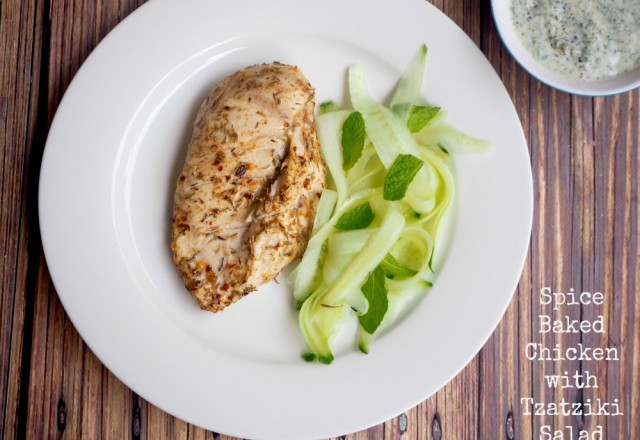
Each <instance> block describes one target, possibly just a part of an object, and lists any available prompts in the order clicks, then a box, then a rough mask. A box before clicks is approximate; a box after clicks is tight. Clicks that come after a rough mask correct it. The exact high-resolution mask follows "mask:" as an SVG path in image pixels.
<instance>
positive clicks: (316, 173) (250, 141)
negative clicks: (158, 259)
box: [171, 63, 326, 312]
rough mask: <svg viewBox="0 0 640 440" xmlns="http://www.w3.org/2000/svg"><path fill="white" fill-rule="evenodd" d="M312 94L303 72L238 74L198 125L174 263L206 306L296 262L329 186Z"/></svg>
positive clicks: (229, 299) (185, 175)
mask: <svg viewBox="0 0 640 440" xmlns="http://www.w3.org/2000/svg"><path fill="white" fill-rule="evenodd" d="M314 107H315V102H314V90H313V88H312V87H311V85H310V84H309V82H308V80H307V79H306V78H305V76H304V75H303V74H302V72H301V71H300V69H298V68H297V67H293V66H288V65H285V64H280V63H274V64H262V65H255V66H251V67H248V68H246V69H243V70H240V71H238V72H236V73H234V74H233V75H231V76H229V77H227V78H226V79H224V80H223V81H222V82H220V83H219V84H218V85H217V86H216V87H215V88H214V89H213V90H212V91H211V93H210V94H209V95H208V96H207V97H206V99H205V100H204V102H203V103H202V106H201V107H200V109H199V112H198V114H197V117H196V120H195V122H194V128H193V134H192V137H191V141H190V142H189V145H188V147H187V152H186V160H185V164H184V168H183V170H182V172H181V173H180V176H179V178H178V182H177V187H176V193H175V202H174V210H173V218H172V222H173V225H172V226H173V238H172V242H171V249H172V252H173V259H174V262H175V264H176V267H177V268H178V271H179V272H180V275H181V277H182V279H183V281H184V284H185V286H186V287H187V289H188V290H189V291H190V292H191V294H192V295H193V296H194V298H195V299H197V300H198V302H199V304H200V307H201V308H202V309H206V310H210V311H212V312H217V311H220V310H222V309H224V308H225V307H226V306H228V305H229V304H231V303H233V302H235V301H236V300H238V299H239V298H241V297H243V296H245V295H247V294H248V293H249V292H252V291H254V290H256V289H257V288H258V287H259V286H260V285H262V284H264V283H266V282H268V281H270V280H272V279H273V278H275V277H276V275H277V274H278V273H279V272H280V271H281V270H282V269H283V268H284V267H285V266H286V265H287V264H288V263H290V262H291V261H292V260H294V259H296V258H298V257H299V256H300V254H301V253H302V251H303V250H304V247H305V245H306V242H307V240H308V239H309V235H310V233H311V228H312V226H313V219H314V217H315V211H316V207H317V203H318V200H319V198H320V194H321V192H322V189H323V188H324V182H325V174H326V171H325V166H324V163H323V161H322V158H321V155H320V150H319V143H318V140H317V137H316V129H315V122H314V110H315V108H314Z"/></svg>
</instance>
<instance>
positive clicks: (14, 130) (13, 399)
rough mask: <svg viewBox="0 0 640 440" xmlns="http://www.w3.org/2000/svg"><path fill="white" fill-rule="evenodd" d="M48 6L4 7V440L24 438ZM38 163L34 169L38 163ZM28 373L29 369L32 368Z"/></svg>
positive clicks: (0, 116)
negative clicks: (22, 418)
mask: <svg viewBox="0 0 640 440" xmlns="http://www.w3.org/2000/svg"><path fill="white" fill-rule="evenodd" d="M41 16H42V2H40V1H29V2H17V1H10V2H0V51H2V54H3V57H2V61H1V67H0V71H1V72H2V80H0V81H2V86H1V90H2V95H1V98H0V99H1V101H0V150H1V152H2V162H1V163H0V206H2V210H1V211H0V249H2V252H3V258H2V263H0V264H1V266H0V408H1V409H2V416H1V417H0V436H2V437H3V438H10V437H14V436H19V433H20V432H21V431H23V430H24V427H21V426H20V420H19V417H18V413H19V409H20V406H21V405H24V402H23V401H21V399H20V397H21V393H22V391H23V390H22V388H21V387H22V382H23V377H24V375H28V372H26V371H24V370H23V367H24V364H25V362H24V356H25V355H24V348H23V346H24V339H25V334H26V335H28V334H30V331H31V329H30V320H29V317H28V316H27V308H28V307H29V305H30V301H29V299H28V298H27V293H26V292H27V290H28V288H29V289H32V288H33V282H32V281H31V280H32V278H34V273H33V272H34V269H35V265H34V264H32V263H33V262H34V258H35V260H37V258H38V256H37V254H36V255H35V257H33V256H32V255H33V252H32V253H31V254H30V252H29V251H30V250H34V249H37V248H38V243H37V241H38V240H37V231H38V226H37V221H36V222H34V221H33V220H34V218H35V217H34V213H35V212H36V207H35V203H36V198H35V195H36V188H35V185H33V184H26V183H25V182H27V181H28V179H31V181H33V182H35V181H34V180H33V177H34V175H37V172H38V168H39V166H38V163H39V159H38V157H39V154H41V150H39V149H38V147H37V146H36V147H34V145H33V144H34V143H35V142H36V141H37V140H38V139H39V138H38V136H36V134H35V130H36V120H37V109H38V106H37V103H38V97H39V95H38V87H37V85H38V82H39V77H40V51H41V45H42V38H41V35H40V33H39V32H38V29H40V27H41V23H42V19H41ZM33 157H34V158H35V163H34V160H33ZM27 366H28V365H27Z"/></svg>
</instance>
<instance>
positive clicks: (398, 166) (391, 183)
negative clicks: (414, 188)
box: [383, 154, 424, 200]
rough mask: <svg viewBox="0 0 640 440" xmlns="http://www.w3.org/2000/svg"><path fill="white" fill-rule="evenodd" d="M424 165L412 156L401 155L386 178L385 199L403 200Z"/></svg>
mask: <svg viewBox="0 0 640 440" xmlns="http://www.w3.org/2000/svg"><path fill="white" fill-rule="evenodd" d="M423 164H424V162H422V160H420V159H418V158H417V157H415V156H414V155H412V154H399V155H398V157H396V160H395V161H394V162H393V164H392V165H391V168H389V171H388V172H387V175H386V176H385V178H384V187H383V195H384V199H385V200H401V199H402V198H403V197H404V195H405V194H406V192H407V188H409V185H410V184H411V182H412V181H413V178H414V177H415V176H416V174H418V171H419V170H420V168H421V167H422V165H423Z"/></svg>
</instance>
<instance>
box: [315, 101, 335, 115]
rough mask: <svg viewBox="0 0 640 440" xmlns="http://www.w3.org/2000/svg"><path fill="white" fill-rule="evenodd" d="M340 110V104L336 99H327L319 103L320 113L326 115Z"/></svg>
mask: <svg viewBox="0 0 640 440" xmlns="http://www.w3.org/2000/svg"><path fill="white" fill-rule="evenodd" d="M336 110H340V106H339V105H338V104H336V103H335V102H334V101H326V102H323V103H321V104H319V105H318V114H319V115H324V114H325V113H329V112H333V111H336Z"/></svg>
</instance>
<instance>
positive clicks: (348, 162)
mask: <svg viewBox="0 0 640 440" xmlns="http://www.w3.org/2000/svg"><path fill="white" fill-rule="evenodd" d="M364 137H365V128H364V118H363V117H362V114H361V113H360V112H352V113H351V114H350V115H349V116H348V117H347V119H346V120H345V121H344V124H343V125H342V168H344V170H345V172H346V171H349V170H350V169H351V168H352V167H353V166H354V165H355V164H356V162H357V161H358V159H360V157H361V156H362V149H363V148H364Z"/></svg>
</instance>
